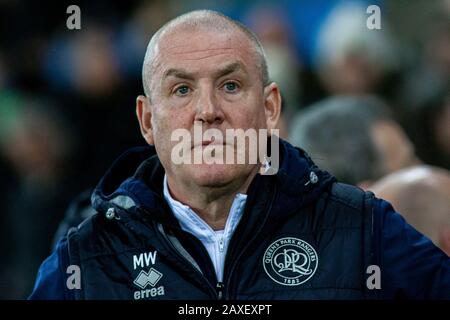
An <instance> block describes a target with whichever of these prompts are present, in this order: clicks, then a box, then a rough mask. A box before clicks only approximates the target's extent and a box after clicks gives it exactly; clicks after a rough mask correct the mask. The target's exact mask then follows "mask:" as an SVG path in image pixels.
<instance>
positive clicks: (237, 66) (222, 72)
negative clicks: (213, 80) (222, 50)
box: [216, 62, 245, 78]
mask: <svg viewBox="0 0 450 320" xmlns="http://www.w3.org/2000/svg"><path fill="white" fill-rule="evenodd" d="M241 69H245V68H244V67H243V66H242V64H241V63H239V62H233V63H230V64H229V65H227V66H225V67H224V68H223V69H220V70H219V71H217V73H216V77H217V78H221V77H223V76H226V75H229V74H230V73H233V72H235V71H238V70H241Z"/></svg>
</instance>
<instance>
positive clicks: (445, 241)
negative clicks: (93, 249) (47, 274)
mask: <svg viewBox="0 0 450 320" xmlns="http://www.w3.org/2000/svg"><path fill="white" fill-rule="evenodd" d="M70 4H77V5H78V6H79V7H80V9H81V29H80V30H69V29H68V28H67V27H66V20H67V18H68V17H69V16H70V14H67V13H66V9H67V7H68V6H69V5H70ZM369 5H378V6H379V7H380V8H381V11H380V13H381V17H380V21H381V29H380V30H377V29H375V30H371V29H369V28H368V27H367V24H366V22H367V19H368V18H369V16H370V15H371V13H367V12H366V10H367V7H368V6H369ZM202 8H203V9H213V10H217V11H220V12H222V13H224V14H226V15H229V16H230V17H232V18H234V19H237V20H239V21H241V22H243V23H244V24H246V25H247V26H249V27H250V28H251V29H252V30H253V31H255V32H256V33H257V35H259V37H260V39H261V41H262V43H263V46H264V48H265V50H266V54H267V59H268V65H269V73H270V76H271V78H272V80H274V81H276V82H277V83H278V84H279V86H280V87H281V91H282V95H283V98H284V106H283V107H284V109H283V118H282V120H281V121H280V129H281V136H282V137H283V138H285V139H287V140H289V141H291V142H292V143H294V144H296V145H298V146H300V147H302V148H304V149H305V150H306V151H307V152H309V153H310V155H311V157H312V158H313V160H314V161H315V162H316V163H317V164H318V165H319V166H322V167H324V168H325V169H328V170H330V171H331V172H332V173H333V174H335V175H336V176H337V177H338V178H339V179H341V180H342V181H344V182H347V183H351V184H356V185H359V186H360V187H362V188H365V189H368V190H372V191H375V193H376V194H377V195H379V196H383V197H384V198H386V199H388V200H389V201H391V202H392V203H393V204H394V206H395V207H396V208H397V209H398V210H399V211H401V213H402V214H404V215H405V217H406V218H407V219H408V221H410V222H411V223H412V224H413V225H414V226H415V227H416V228H418V229H419V230H420V231H422V232H424V233H426V234H427V235H428V236H429V237H430V238H431V239H432V240H433V241H434V242H435V243H436V244H437V245H439V246H440V247H441V248H443V249H444V250H447V253H448V254H450V231H449V230H450V182H449V181H450V178H449V173H448V170H449V169H450V90H449V88H450V87H449V79H450V0H392V1H387V0H386V1H381V0H380V1H376V0H371V1H365V0H354V1H353V0H349V1H344V0H304V1H302V0H277V1H242V0H239V1H238V0H218V1H202V0H191V1H174V0H169V1H167V0H166V1H158V0H147V1H138V0H128V1H122V2H118V3H112V2H111V1H106V0H93V1H73V2H64V1H59V2H58V3H55V2H50V1H48V2H47V1H18V0H17V1H15V0H0V299H22V298H26V297H27V295H28V294H29V293H30V292H31V289H32V286H33V283H34V279H35V276H36V272H37V270H38V267H39V265H40V263H41V262H42V260H43V259H44V258H45V257H46V256H47V255H48V254H49V253H50V252H51V250H52V246H53V244H54V237H55V232H56V230H57V228H58V225H60V223H61V221H62V220H63V219H64V217H65V215H66V212H67V209H68V207H69V203H70V202H71V200H72V199H74V198H75V197H77V196H78V195H79V194H80V193H81V192H83V191H85V190H87V189H89V188H90V187H93V186H95V185H96V183H97V182H98V180H99V179H100V178H101V176H102V175H103V173H104V172H105V171H106V169H107V168H108V166H109V165H110V164H111V163H112V161H113V160H114V159H115V158H116V157H117V156H119V155H120V154H121V153H122V152H123V151H125V150H126V149H127V148H130V147H133V146H137V145H143V144H144V140H143V139H142V138H141V136H140V132H139V128H138V123H137V120H136V119H135V99H136V96H137V95H139V94H142V93H143V89H142V84H141V67H142V61H143V57H144V54H145V49H146V45H147V43H148V41H149V39H150V37H151V36H152V34H153V33H154V32H155V31H156V30H157V29H158V28H159V27H160V26H161V25H162V24H163V23H164V22H166V21H168V20H170V19H171V18H173V17H175V16H177V15H179V14H181V13H184V12H187V11H190V10H193V9H202ZM412 199H413V200H414V201H416V202H413V201H412ZM399 208H401V210H400V209H399Z"/></svg>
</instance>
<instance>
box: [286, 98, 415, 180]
mask: <svg viewBox="0 0 450 320" xmlns="http://www.w3.org/2000/svg"><path fill="white" fill-rule="evenodd" d="M289 141H290V142H291V143H293V144H294V145H296V146H299V147H301V148H303V149H305V150H306V151H307V152H308V153H309V154H310V156H311V157H312V159H313V160H315V161H316V162H317V163H318V164H319V165H320V166H321V167H323V168H325V169H326V170H329V171H330V172H331V173H333V174H334V175H335V176H336V177H337V178H338V179H339V180H340V181H342V182H345V183H349V184H355V185H359V186H361V187H366V186H368V185H370V184H371V183H372V182H373V181H376V180H378V179H379V178H381V177H382V176H384V175H386V174H388V173H391V172H394V171H396V170H399V169H401V168H405V167H408V166H411V165H413V164H417V163H418V162H419V160H418V158H417V157H416V155H415V151H414V146H413V144H412V143H411V141H410V140H409V139H408V137H407V136H406V134H405V133H404V132H403V130H402V128H401V127H400V126H399V125H398V124H397V123H396V122H395V121H394V120H393V119H392V118H391V116H390V114H389V111H388V109H387V107H386V105H385V104H384V102H383V101H382V100H381V99H379V98H377V97H375V96H369V95H360V96H336V97H331V98H328V99H325V100H323V101H320V102H318V103H316V104H314V105H312V106H310V107H307V108H306V109H305V110H304V111H302V112H300V113H299V114H298V115H297V117H296V118H295V119H294V120H293V122H292V124H291V127H290V135H289Z"/></svg>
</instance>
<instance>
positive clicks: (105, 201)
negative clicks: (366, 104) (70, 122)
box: [91, 139, 335, 220]
mask: <svg viewBox="0 0 450 320" xmlns="http://www.w3.org/2000/svg"><path fill="white" fill-rule="evenodd" d="M164 174H165V172H164V168H163V167H162V165H161V163H160V161H159V159H158V157H157V155H156V150H155V148H154V147H153V146H147V147H137V148H133V149H130V150H128V151H127V152H125V153H124V154H123V155H122V156H120V157H119V158H118V159H117V160H116V161H115V162H114V163H113V165H112V166H111V168H110V169H109V170H108V171H107V172H106V174H105V176H104V177H103V178H102V179H101V180H100V182H99V184H98V185H97V187H96V188H95V189H94V192H93V194H92V197H91V201H92V205H93V207H94V208H95V209H96V210H97V211H99V212H106V211H107V210H108V208H110V207H119V208H122V209H125V210H129V209H131V208H139V209H143V210H144V211H147V212H150V213H152V214H156V215H157V216H160V215H161V216H163V215H164V213H163V212H162V211H163V210H162V209H163V207H165V208H167V203H166V202H165V201H164V200H163V199H164V197H163V178H164ZM261 179H264V180H266V179H270V181H271V183H272V182H274V183H276V184H277V189H278V190H279V191H280V193H281V194H282V195H283V197H284V200H283V202H284V203H283V206H284V208H285V209H289V208H290V207H292V208H294V207H296V208H298V207H299V206H304V205H307V204H309V203H311V202H312V201H314V200H315V199H317V197H319V196H320V194H321V193H322V192H323V191H324V190H325V189H326V188H328V187H329V185H330V184H331V183H332V182H333V181H335V178H334V177H333V176H332V175H330V174H329V173H328V172H326V171H323V170H320V169H319V168H318V167H317V166H316V165H315V164H314V162H313V161H312V160H311V159H310V157H309V156H308V155H307V154H306V152H305V151H303V150H302V149H300V148H296V147H294V146H292V145H291V144H289V143H288V142H286V141H284V140H282V139H280V168H279V170H278V172H277V174H276V175H275V177H274V176H261V175H259V174H258V175H257V177H256V178H255V181H253V182H252V184H251V185H250V189H251V188H255V184H256V183H259V182H258V181H261ZM250 191H251V190H249V192H250ZM286 201H287V202H286ZM283 211H289V210H283ZM171 220H173V219H171Z"/></svg>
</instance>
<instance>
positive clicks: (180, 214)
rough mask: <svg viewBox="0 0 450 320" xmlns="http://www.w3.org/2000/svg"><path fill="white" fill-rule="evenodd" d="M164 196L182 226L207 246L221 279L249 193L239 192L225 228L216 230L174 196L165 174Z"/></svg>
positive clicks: (218, 276)
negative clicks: (232, 239)
mask: <svg viewBox="0 0 450 320" xmlns="http://www.w3.org/2000/svg"><path fill="white" fill-rule="evenodd" d="M163 184H164V198H165V199H166V201H167V202H168V204H169V207H170V208H171V209H172V212H173V214H174V215H175V217H176V218H177V219H178V221H179V222H180V225H181V228H182V229H183V230H184V231H186V232H189V233H191V234H193V235H194V236H195V237H197V238H198V239H199V240H200V241H201V242H202V243H203V245H204V246H205V248H206V250H207V251H208V253H209V255H210V257H211V260H212V262H213V264H214V267H215V269H216V274H217V278H218V279H219V280H220V281H221V280H222V275H223V266H224V262H225V255H226V252H227V249H228V245H229V242H230V239H231V236H232V235H233V233H234V230H235V229H236V227H237V225H238V223H239V221H240V220H241V218H242V214H243V213H244V208H245V203H246V201H247V195H246V194H241V193H238V194H236V197H235V198H234V200H233V203H232V205H231V209H230V212H229V214H228V218H227V221H226V223H225V229H224V230H219V231H214V230H213V229H212V228H211V226H209V225H208V224H207V223H206V222H205V221H204V220H203V219H202V218H200V217H199V216H198V214H197V213H195V212H194V211H193V210H192V209H191V208H190V207H189V206H187V205H185V204H183V203H181V202H179V201H177V200H175V199H173V198H172V196H171V194H170V192H169V187H168V183H167V176H166V175H164V182H163Z"/></svg>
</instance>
